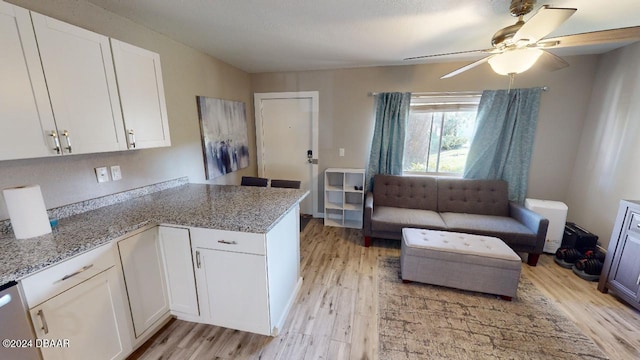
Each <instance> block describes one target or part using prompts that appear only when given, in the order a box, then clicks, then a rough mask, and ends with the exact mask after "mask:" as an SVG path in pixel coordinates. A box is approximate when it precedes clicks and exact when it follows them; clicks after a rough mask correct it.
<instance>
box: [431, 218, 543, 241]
mask: <svg viewBox="0 0 640 360" xmlns="http://www.w3.org/2000/svg"><path fill="white" fill-rule="evenodd" d="M440 216H441V217H442V220H443V221H444V223H445V224H446V227H447V230H449V231H456V232H463V233H470V234H478V235H487V236H494V237H497V238H500V239H502V240H503V241H505V242H506V243H508V244H510V245H512V246H513V245H531V244H532V241H534V242H535V240H536V237H537V234H536V233H534V232H532V231H531V230H529V228H527V227H526V226H524V225H523V224H522V223H520V222H518V220H516V219H514V218H510V217H505V216H492V215H477V214H459V213H451V212H446V213H440Z"/></svg>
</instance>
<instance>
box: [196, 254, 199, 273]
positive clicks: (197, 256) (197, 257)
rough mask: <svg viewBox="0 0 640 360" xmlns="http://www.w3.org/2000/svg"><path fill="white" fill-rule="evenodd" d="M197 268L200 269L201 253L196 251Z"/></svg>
mask: <svg viewBox="0 0 640 360" xmlns="http://www.w3.org/2000/svg"><path fill="white" fill-rule="evenodd" d="M196 266H197V267H198V269H200V251H196Z"/></svg>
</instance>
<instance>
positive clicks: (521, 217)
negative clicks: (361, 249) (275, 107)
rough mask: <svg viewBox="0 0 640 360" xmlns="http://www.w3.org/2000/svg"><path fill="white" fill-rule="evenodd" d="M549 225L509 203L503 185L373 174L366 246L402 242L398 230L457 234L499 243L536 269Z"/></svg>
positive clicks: (500, 183) (365, 217)
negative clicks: (385, 241)
mask: <svg viewBox="0 0 640 360" xmlns="http://www.w3.org/2000/svg"><path fill="white" fill-rule="evenodd" d="M548 226H549V220H547V219H545V218H544V217H542V216H540V215H539V214H537V213H535V212H533V211H531V210H529V209H527V208H525V207H523V206H521V205H518V204H516V203H513V202H510V201H509V199H508V192H507V183H506V182H505V181H502V180H466V179H452V178H435V177H427V176H420V177H418V176H394V175H376V176H375V177H374V180H373V192H368V193H367V197H366V200H365V208H364V229H363V232H364V237H365V239H364V243H365V246H367V247H368V246H370V245H371V238H372V237H377V238H385V239H398V240H400V239H402V228H406V227H408V228H421V229H431V230H444V231H455V232H462V233H469V234H478V235H486V236H494V237H497V238H500V239H501V240H502V241H504V242H505V243H506V244H507V245H509V246H510V247H511V248H512V249H513V250H514V251H516V252H524V253H528V259H527V263H528V264H529V265H531V266H536V264H537V262H538V258H539V257H540V254H542V248H543V247H544V242H545V237H546V234H547V227H548Z"/></svg>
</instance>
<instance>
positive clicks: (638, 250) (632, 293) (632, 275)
mask: <svg viewBox="0 0 640 360" xmlns="http://www.w3.org/2000/svg"><path fill="white" fill-rule="evenodd" d="M621 241H623V243H622V246H620V247H619V249H620V252H619V254H616V255H615V259H616V260H614V264H613V266H612V268H613V269H612V271H611V275H610V277H611V280H610V285H611V287H613V288H615V289H616V290H618V291H620V292H622V293H624V294H625V295H627V296H629V297H631V298H636V297H637V294H638V289H639V288H640V261H638V259H640V237H638V235H636V234H634V233H631V232H627V233H626V234H623V239H621Z"/></svg>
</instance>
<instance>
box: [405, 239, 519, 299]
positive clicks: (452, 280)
mask: <svg viewBox="0 0 640 360" xmlns="http://www.w3.org/2000/svg"><path fill="white" fill-rule="evenodd" d="M401 249H402V250H401V255H400V270H401V272H402V280H403V281H404V282H410V281H417V282H421V283H427V284H433V285H441V286H448V287H452V288H456V289H463V290H471V291H479V292H483V293H489V294H495V295H501V296H502V298H504V299H507V300H511V297H513V296H515V295H516V291H517V289H518V281H519V280H520V269H521V260H520V257H519V256H518V254H516V253H515V252H514V251H513V250H511V248H509V246H507V244H505V243H504V242H502V240H500V239H498V238H495V237H489V236H480V235H471V234H462V233H456V232H446V231H434V230H422V229H412V228H404V229H402V245H401Z"/></svg>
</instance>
